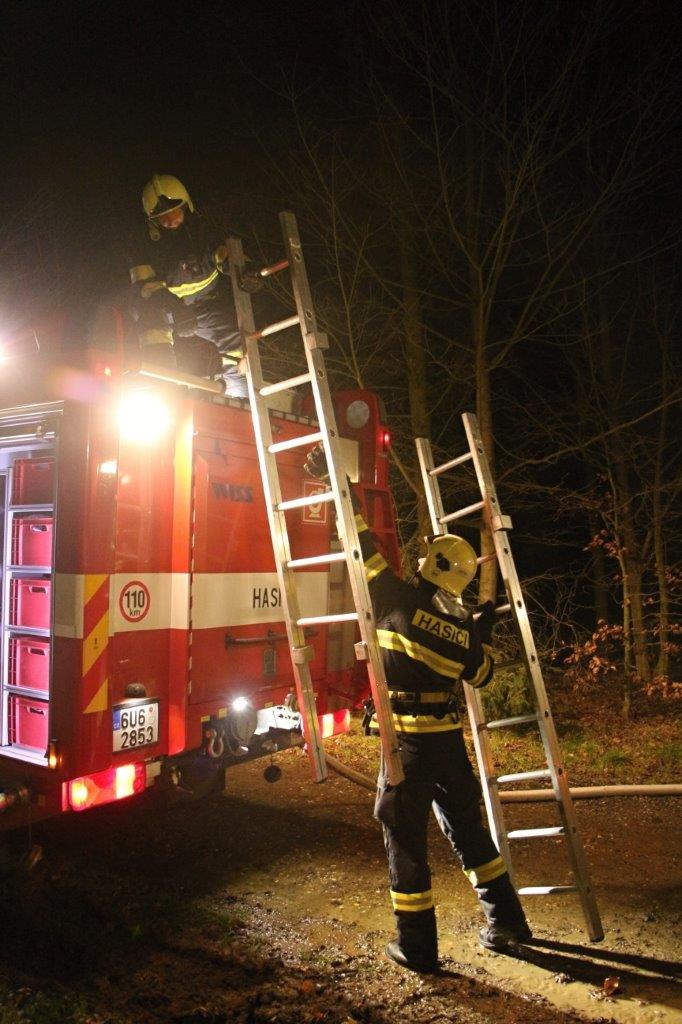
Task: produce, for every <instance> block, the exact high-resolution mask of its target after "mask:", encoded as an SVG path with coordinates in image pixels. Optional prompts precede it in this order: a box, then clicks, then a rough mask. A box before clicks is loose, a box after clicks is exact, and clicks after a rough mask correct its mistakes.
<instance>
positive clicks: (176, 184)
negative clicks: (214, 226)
mask: <svg viewBox="0 0 682 1024" xmlns="http://www.w3.org/2000/svg"><path fill="white" fill-rule="evenodd" d="M178 206H187V208H188V209H189V211H190V213H194V204H193V202H192V199H191V196H190V194H189V192H188V191H187V189H186V188H185V186H184V185H183V184H182V182H181V181H180V179H179V178H175V177H174V176H173V175H172V174H155V175H154V176H153V177H152V178H151V179H150V180H149V181H148V182H147V184H146V185H145V187H144V188H143V189H142V207H143V209H144V212H145V213H146V215H147V217H149V218H150V219H153V218H154V217H160V216H161V215H162V214H164V213H169V212H170V211H171V210H175V209H176V208H177V207H178Z"/></svg>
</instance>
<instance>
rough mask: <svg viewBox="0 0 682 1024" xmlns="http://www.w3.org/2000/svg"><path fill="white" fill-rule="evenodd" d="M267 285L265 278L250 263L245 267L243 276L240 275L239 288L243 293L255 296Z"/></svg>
mask: <svg viewBox="0 0 682 1024" xmlns="http://www.w3.org/2000/svg"><path fill="white" fill-rule="evenodd" d="M264 284H265V280H264V278H262V277H261V276H260V273H259V272H258V271H257V270H256V269H255V267H254V266H253V264H251V263H248V264H247V265H246V266H245V267H243V269H242V272H241V274H240V275H239V287H240V288H241V290H242V291H243V292H248V293H249V295H255V294H256V292H259V291H260V290H261V288H262V287H263V285H264Z"/></svg>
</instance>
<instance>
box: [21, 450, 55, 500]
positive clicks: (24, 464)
mask: <svg viewBox="0 0 682 1024" xmlns="http://www.w3.org/2000/svg"><path fill="white" fill-rule="evenodd" d="M12 469H13V474H12V504H13V505H50V504H51V503H52V501H53V500H54V459H52V458H44V459H15V460H14V464H13V467H12Z"/></svg>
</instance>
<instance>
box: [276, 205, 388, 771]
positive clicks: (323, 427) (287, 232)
mask: <svg viewBox="0 0 682 1024" xmlns="http://www.w3.org/2000/svg"><path fill="white" fill-rule="evenodd" d="M280 223H281V226H282V234H283V236H284V242H285V246H286V252H287V257H288V260H289V269H290V271H291V280H292V284H293V290H294V297H295V299H296V308H297V311H298V314H299V322H300V327H301V333H302V335H303V342H304V347H305V352H306V359H307V361H308V368H309V370H310V383H311V387H312V391H313V397H314V400H315V408H316V410H317V418H318V423H319V427H320V431H321V432H322V434H323V435H324V436H323V439H322V444H323V447H324V451H325V456H326V459H327V469H328V471H329V478H330V479H329V483H330V488H331V490H332V491H333V492H334V505H335V507H336V516H337V529H338V530H339V537H340V539H341V542H342V544H343V548H344V551H345V553H346V565H347V568H348V576H349V580H350V585H351V590H352V593H353V602H354V604H355V607H356V609H357V612H358V624H359V627H360V637H361V644H360V646H359V648H356V655H357V657H358V658H359V659H360V660H366V661H367V663H368V676H369V684H370V689H371V693H372V698H373V700H374V707H375V712H376V718H377V723H378V725H379V738H380V741H381V750H382V754H383V763H384V768H385V771H386V774H387V777H388V780H389V782H390V784H391V785H392V786H397V785H398V784H399V783H400V782H402V780H403V778H404V773H403V769H402V763H401V760H400V751H399V747H398V737H397V735H396V731H395V725H394V722H393V714H392V711H391V704H390V699H389V695H388V686H387V683H386V675H385V672H384V665H383V659H382V657H381V651H380V648H379V640H378V637H377V631H376V623H375V619H374V613H373V611H372V601H371V598H370V594H369V587H368V584H367V578H366V574H365V565H364V561H363V558H362V552H361V550H360V541H359V538H358V531H357V526H356V524H355V511H354V509H353V503H352V499H351V495H350V491H349V488H348V486H347V483H346V479H345V476H344V478H343V479H340V476H341V473H342V471H343V470H342V467H343V453H342V451H341V444H340V441H339V432H338V428H337V425H336V415H335V412H334V405H333V402H332V397H331V391H330V389H329V380H328V377H327V370H326V366H325V362H324V356H323V354H322V350H323V349H325V348H327V346H328V342H327V337H326V335H325V334H324V333H323V332H321V331H319V330H318V328H317V321H316V317H315V312H314V307H313V302H312V296H311V293H310V285H309V282H308V276H307V273H306V269H305V263H304V261H303V253H302V250H301V242H300V238H299V234H298V227H297V224H296V218H295V217H294V215H293V214H292V213H286V212H285V213H281V214H280Z"/></svg>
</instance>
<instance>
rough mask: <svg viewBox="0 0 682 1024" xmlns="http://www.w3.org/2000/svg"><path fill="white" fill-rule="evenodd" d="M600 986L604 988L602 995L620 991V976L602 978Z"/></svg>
mask: <svg viewBox="0 0 682 1024" xmlns="http://www.w3.org/2000/svg"><path fill="white" fill-rule="evenodd" d="M602 988H603V990H604V995H606V996H614V995H615V994H616V992H620V978H616V977H609V978H604V983H603V985H602Z"/></svg>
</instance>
